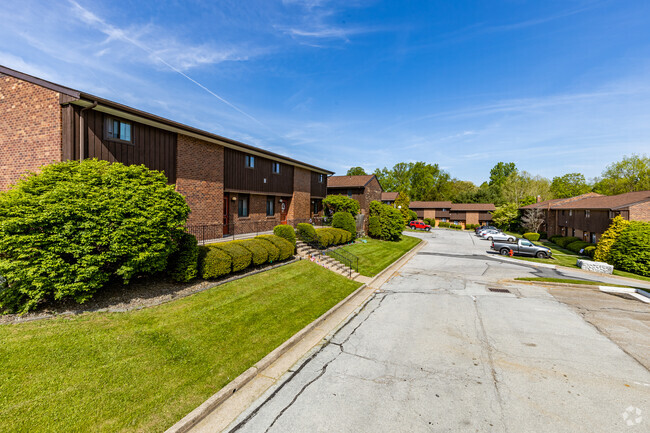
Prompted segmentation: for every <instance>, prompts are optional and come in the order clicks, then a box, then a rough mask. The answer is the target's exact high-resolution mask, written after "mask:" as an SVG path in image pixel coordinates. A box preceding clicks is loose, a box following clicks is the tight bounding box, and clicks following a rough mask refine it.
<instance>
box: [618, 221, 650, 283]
mask: <svg viewBox="0 0 650 433" xmlns="http://www.w3.org/2000/svg"><path fill="white" fill-rule="evenodd" d="M609 262H610V263H611V264H612V265H614V267H615V268H617V269H621V270H623V271H627V272H632V273H635V274H638V275H643V276H646V277H650V223H647V222H641V221H630V223H629V224H628V226H627V228H625V230H623V232H622V233H621V234H620V235H619V236H618V239H617V240H616V242H615V243H614V245H613V246H612V247H611V249H610V250H609Z"/></svg>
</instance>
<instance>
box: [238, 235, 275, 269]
mask: <svg viewBox="0 0 650 433" xmlns="http://www.w3.org/2000/svg"><path fill="white" fill-rule="evenodd" d="M236 242H237V244H239V245H241V246H242V247H244V248H246V249H247V250H248V251H250V252H251V254H252V255H253V259H252V263H253V265H255V266H259V265H263V264H264V263H266V262H267V261H268V260H269V252H268V249H267V248H266V247H265V245H264V244H261V243H260V241H259V240H255V239H245V240H243V241H236Z"/></svg>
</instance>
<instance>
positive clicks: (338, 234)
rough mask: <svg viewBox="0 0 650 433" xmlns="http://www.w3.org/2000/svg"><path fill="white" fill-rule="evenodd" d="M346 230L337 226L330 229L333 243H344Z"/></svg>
mask: <svg viewBox="0 0 650 433" xmlns="http://www.w3.org/2000/svg"><path fill="white" fill-rule="evenodd" d="M344 231H346V230H342V229H337V228H333V229H330V233H331V234H332V245H340V244H342V243H343V236H344V235H343V233H342V232H344Z"/></svg>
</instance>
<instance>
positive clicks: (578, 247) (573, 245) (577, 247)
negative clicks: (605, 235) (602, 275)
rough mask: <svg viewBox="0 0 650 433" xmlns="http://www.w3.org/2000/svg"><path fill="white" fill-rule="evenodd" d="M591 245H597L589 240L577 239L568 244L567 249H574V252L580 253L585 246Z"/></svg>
mask: <svg viewBox="0 0 650 433" xmlns="http://www.w3.org/2000/svg"><path fill="white" fill-rule="evenodd" d="M589 246H594V247H595V245H594V244H591V243H589V242H585V241H575V242H571V243H570V244H568V245H567V246H566V249H567V250H569V251H573V252H574V253H580V251H582V250H584V249H585V248H587V247H589Z"/></svg>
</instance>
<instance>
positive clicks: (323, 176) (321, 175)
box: [318, 174, 325, 183]
mask: <svg viewBox="0 0 650 433" xmlns="http://www.w3.org/2000/svg"><path fill="white" fill-rule="evenodd" d="M324 181H325V175H324V174H319V175H318V182H320V183H323V182H324Z"/></svg>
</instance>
